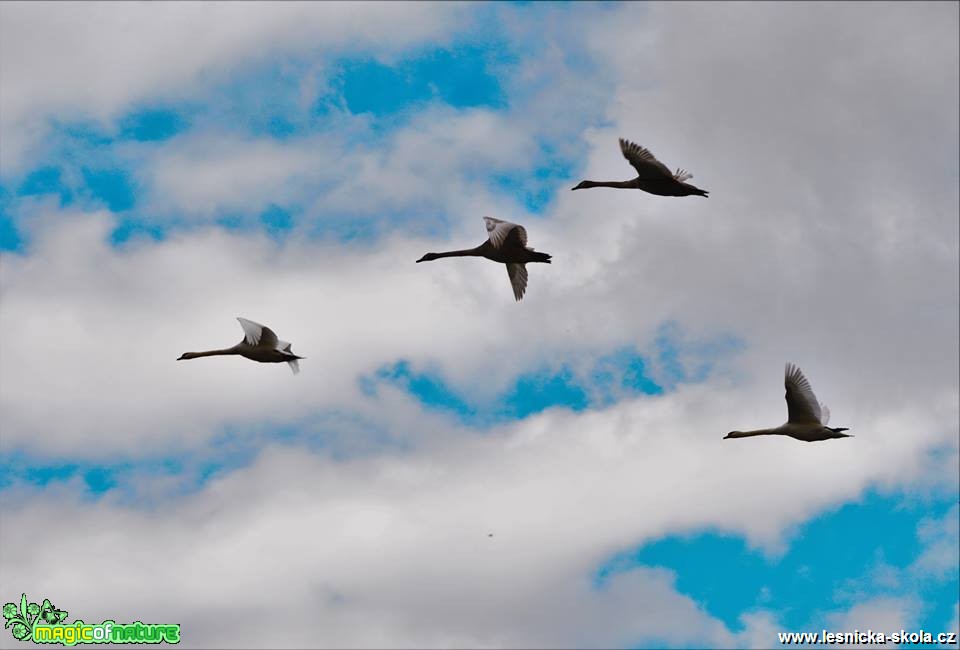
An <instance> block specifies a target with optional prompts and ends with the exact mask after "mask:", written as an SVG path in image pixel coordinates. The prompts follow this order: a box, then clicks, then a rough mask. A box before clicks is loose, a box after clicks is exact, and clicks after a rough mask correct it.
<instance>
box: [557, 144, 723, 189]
mask: <svg viewBox="0 0 960 650" xmlns="http://www.w3.org/2000/svg"><path fill="white" fill-rule="evenodd" d="M620 151H621V152H623V157H624V158H626V159H627V161H628V162H629V163H630V164H631V165H633V168H634V169H636V170H637V174H639V175H638V176H637V177H636V178H634V179H633V180H631V181H583V182H581V183H580V184H579V185H577V186H576V187H574V188H571V189H574V190H585V189H588V188H591V187H622V188H629V189H637V190H643V191H644V192H649V193H650V194H659V195H660V196H690V195H691V194H696V195H697V196H707V195H708V194H709V192H708V191H707V190H701V189H700V188H699V187H694V186H693V185H690V184H689V183H685V182H684V181H688V180H690V179H691V178H693V174H690V173H687V172H686V171H684V170H682V169H677V172H676V173H675V174H673V173H671V172H670V169H669V168H668V167H667V166H666V165H664V164H663V163H662V162H660V161H659V160H657V158H656V156H654V155H653V154H652V153H650V150H649V149H644V148H643V147H641V146H640V145H638V144H634V143H633V142H630V141H629V140H624V139H623V138H620Z"/></svg>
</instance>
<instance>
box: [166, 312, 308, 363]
mask: <svg viewBox="0 0 960 650" xmlns="http://www.w3.org/2000/svg"><path fill="white" fill-rule="evenodd" d="M237 320H238V321H240V326H241V327H243V334H244V337H243V340H242V341H240V342H239V343H237V344H236V345H235V346H233V347H232V348H226V349H224V350H209V351H207V352H184V353H183V354H181V355H180V358H178V359H177V361H182V360H184V359H196V358H197V357H213V356H217V355H221V354H239V355H240V356H241V357H246V358H247V359H250V360H252V361H259V362H260V363H280V362H282V361H286V362H287V363H288V364H290V369H291V370H292V371H293V374H297V373H298V372H300V364H299V362H298V361H297V360H298V359H305V358H306V357H299V356H297V355H295V354H294V353H293V352H291V351H290V343H287V342H286V341H281V340H279V339H278V338H277V335H276V334H275V333H274V332H273V330H272V329H270V328H269V327H267V326H266V325H261V324H260V323H254V322H253V321H252V320H247V319H246V318H240V317H237Z"/></svg>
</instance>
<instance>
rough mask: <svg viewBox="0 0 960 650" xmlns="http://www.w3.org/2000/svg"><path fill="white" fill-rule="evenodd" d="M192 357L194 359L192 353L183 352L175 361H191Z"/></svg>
mask: <svg viewBox="0 0 960 650" xmlns="http://www.w3.org/2000/svg"><path fill="white" fill-rule="evenodd" d="M193 357H194V354H193V352H184V353H183V354H181V355H180V356H179V357H177V361H183V360H184V359H193Z"/></svg>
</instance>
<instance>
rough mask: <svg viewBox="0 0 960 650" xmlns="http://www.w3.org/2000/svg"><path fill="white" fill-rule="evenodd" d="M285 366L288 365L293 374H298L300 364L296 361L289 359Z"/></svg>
mask: <svg viewBox="0 0 960 650" xmlns="http://www.w3.org/2000/svg"><path fill="white" fill-rule="evenodd" d="M287 364H289V366H290V370H292V371H293V374H295V375H298V374H300V362H299V361H298V360H297V359H290V361H287Z"/></svg>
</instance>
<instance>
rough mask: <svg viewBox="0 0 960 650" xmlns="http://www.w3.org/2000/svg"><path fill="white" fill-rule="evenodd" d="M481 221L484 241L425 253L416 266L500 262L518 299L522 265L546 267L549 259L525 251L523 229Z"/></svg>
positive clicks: (523, 286)
mask: <svg viewBox="0 0 960 650" xmlns="http://www.w3.org/2000/svg"><path fill="white" fill-rule="evenodd" d="M483 221H484V223H485V224H486V226H487V232H488V233H489V236H488V237H487V241H485V242H483V243H482V244H480V245H479V246H477V247H476V248H470V249H467V250H462V251H450V252H447V253H427V254H426V255H424V256H423V257H421V258H420V259H418V260H417V263H418V264H419V263H420V262H430V261H432V260H436V259H440V258H441V257H486V258H487V259H488V260H493V261H494V262H501V263H503V264H506V265H507V275H508V276H510V284H511V285H512V286H513V297H514V298H516V299H517V300H520V299H521V298H523V294H524V293H525V292H526V290H527V267H526V264H527V263H528V262H544V263H545V264H550V258H551V257H552V256H551V255H548V254H547V253H539V252H537V251H535V250H533V249H532V248H527V231H526V229H524V227H523V226H518V225H517V224H515V223H510V222H509V221H501V220H500V219H494V218H493V217H484V218H483Z"/></svg>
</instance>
